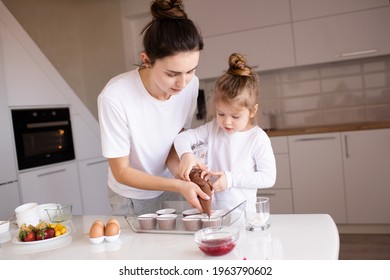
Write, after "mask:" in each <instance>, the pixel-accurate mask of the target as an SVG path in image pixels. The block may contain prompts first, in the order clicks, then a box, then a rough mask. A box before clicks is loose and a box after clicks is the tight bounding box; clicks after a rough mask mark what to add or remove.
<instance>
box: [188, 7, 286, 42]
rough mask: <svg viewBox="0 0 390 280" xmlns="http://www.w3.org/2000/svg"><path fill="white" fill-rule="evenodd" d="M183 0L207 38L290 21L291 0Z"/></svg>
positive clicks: (189, 14)
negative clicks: (240, 1) (239, 0)
mask: <svg viewBox="0 0 390 280" xmlns="http://www.w3.org/2000/svg"><path fill="white" fill-rule="evenodd" d="M183 3H184V8H185V11H186V12H187V14H188V16H189V18H190V19H192V20H193V21H194V22H195V23H196V24H197V25H199V28H200V30H201V32H202V35H203V36H204V37H205V38H208V37H212V36H215V35H221V34H226V33H234V32H238V31H246V30H251V29H255V28H259V27H265V26H271V25H276V24H282V23H289V22H290V21H291V16H290V5H289V0H273V1H269V0H245V1H244V2H242V5H241V4H237V1H235V0H213V1H210V0H184V1H183ZM218 11H221V12H218ZM206 48H207V45H206Z"/></svg>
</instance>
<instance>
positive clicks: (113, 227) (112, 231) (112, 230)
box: [104, 223, 119, 236]
mask: <svg viewBox="0 0 390 280" xmlns="http://www.w3.org/2000/svg"><path fill="white" fill-rule="evenodd" d="M118 234H119V227H118V225H117V224H116V223H109V224H107V225H106V229H105V231H104V235H105V236H113V235H118Z"/></svg>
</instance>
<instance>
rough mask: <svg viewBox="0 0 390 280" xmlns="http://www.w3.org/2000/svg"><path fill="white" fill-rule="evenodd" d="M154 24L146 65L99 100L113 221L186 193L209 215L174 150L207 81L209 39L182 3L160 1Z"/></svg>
mask: <svg viewBox="0 0 390 280" xmlns="http://www.w3.org/2000/svg"><path fill="white" fill-rule="evenodd" d="M151 13H152V16H153V20H152V21H151V22H150V23H149V24H148V25H146V27H145V28H144V29H143V31H142V33H143V34H144V38H143V45H144V51H143V52H142V53H141V60H142V64H141V66H140V67H139V69H137V70H133V71H130V72H128V73H123V74H121V75H119V76H117V77H114V78H113V79H111V80H110V81H109V82H108V84H107V85H106V86H105V88H104V89H103V91H102V92H101V94H100V95H99V97H98V109H99V122H100V129H101V139H102V150H103V156H105V157H106V158H108V162H109V175H108V177H109V178H108V186H109V201H110V204H111V206H112V208H113V214H116V215H128V214H131V213H134V212H136V211H138V210H140V209H142V208H145V207H147V206H149V205H155V204H156V203H157V202H159V201H164V200H174V199H175V193H179V194H181V195H182V196H183V197H184V198H185V199H186V200H187V201H188V202H189V203H190V204H191V205H193V206H194V207H196V208H198V209H199V210H201V209H202V208H201V206H200V203H199V200H198V198H197V197H198V196H199V197H201V198H203V199H210V198H209V197H208V196H207V195H206V194H205V193H204V192H202V191H201V190H200V188H199V187H198V186H197V185H196V184H194V183H192V182H188V181H184V180H180V179H175V178H173V176H172V175H174V176H175V177H176V176H177V169H178V164H179V159H178V157H177V154H176V153H175V151H174V149H173V147H172V144H173V141H174V138H175V136H176V135H177V134H178V133H179V132H180V131H181V130H183V129H184V128H189V126H190V125H191V120H192V116H193V114H194V111H195V107H196V98H197V94H198V87H199V80H198V78H197V77H196V76H195V70H196V68H197V66H198V61H199V53H200V51H201V50H202V49H203V39H202V37H201V35H200V33H199V31H198V29H197V28H196V26H195V25H194V23H193V22H192V21H191V20H190V19H188V18H187V15H186V13H185V11H184V10H183V7H182V1H181V0H171V1H169V0H156V1H153V2H152V4H151Z"/></svg>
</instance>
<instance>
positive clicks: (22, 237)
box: [19, 230, 28, 242]
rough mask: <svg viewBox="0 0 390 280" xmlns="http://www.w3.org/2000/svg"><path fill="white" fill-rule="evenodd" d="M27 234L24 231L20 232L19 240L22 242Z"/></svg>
mask: <svg viewBox="0 0 390 280" xmlns="http://www.w3.org/2000/svg"><path fill="white" fill-rule="evenodd" d="M27 233H28V232H27V231H26V230H21V231H20V232H19V239H20V240H21V241H23V242H24V240H25V239H26V236H27Z"/></svg>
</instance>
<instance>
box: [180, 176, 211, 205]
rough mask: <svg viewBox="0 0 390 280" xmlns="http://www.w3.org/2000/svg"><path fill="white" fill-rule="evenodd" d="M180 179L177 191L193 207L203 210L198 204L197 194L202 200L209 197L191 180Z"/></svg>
mask: <svg viewBox="0 0 390 280" xmlns="http://www.w3.org/2000/svg"><path fill="white" fill-rule="evenodd" d="M180 181H181V184H180V188H179V192H180V193H181V195H182V196H183V197H184V198H185V199H186V200H187V202H188V203H190V204H191V205H192V206H193V207H195V208H196V209H198V210H199V211H201V212H203V208H202V206H201V205H200V202H199V198H198V196H199V197H201V198H202V199H204V200H209V199H211V198H210V197H209V196H208V195H207V194H206V193H205V192H203V191H202V190H201V188H200V187H199V186H198V185H197V184H195V183H193V182H187V181H183V180H180Z"/></svg>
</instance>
